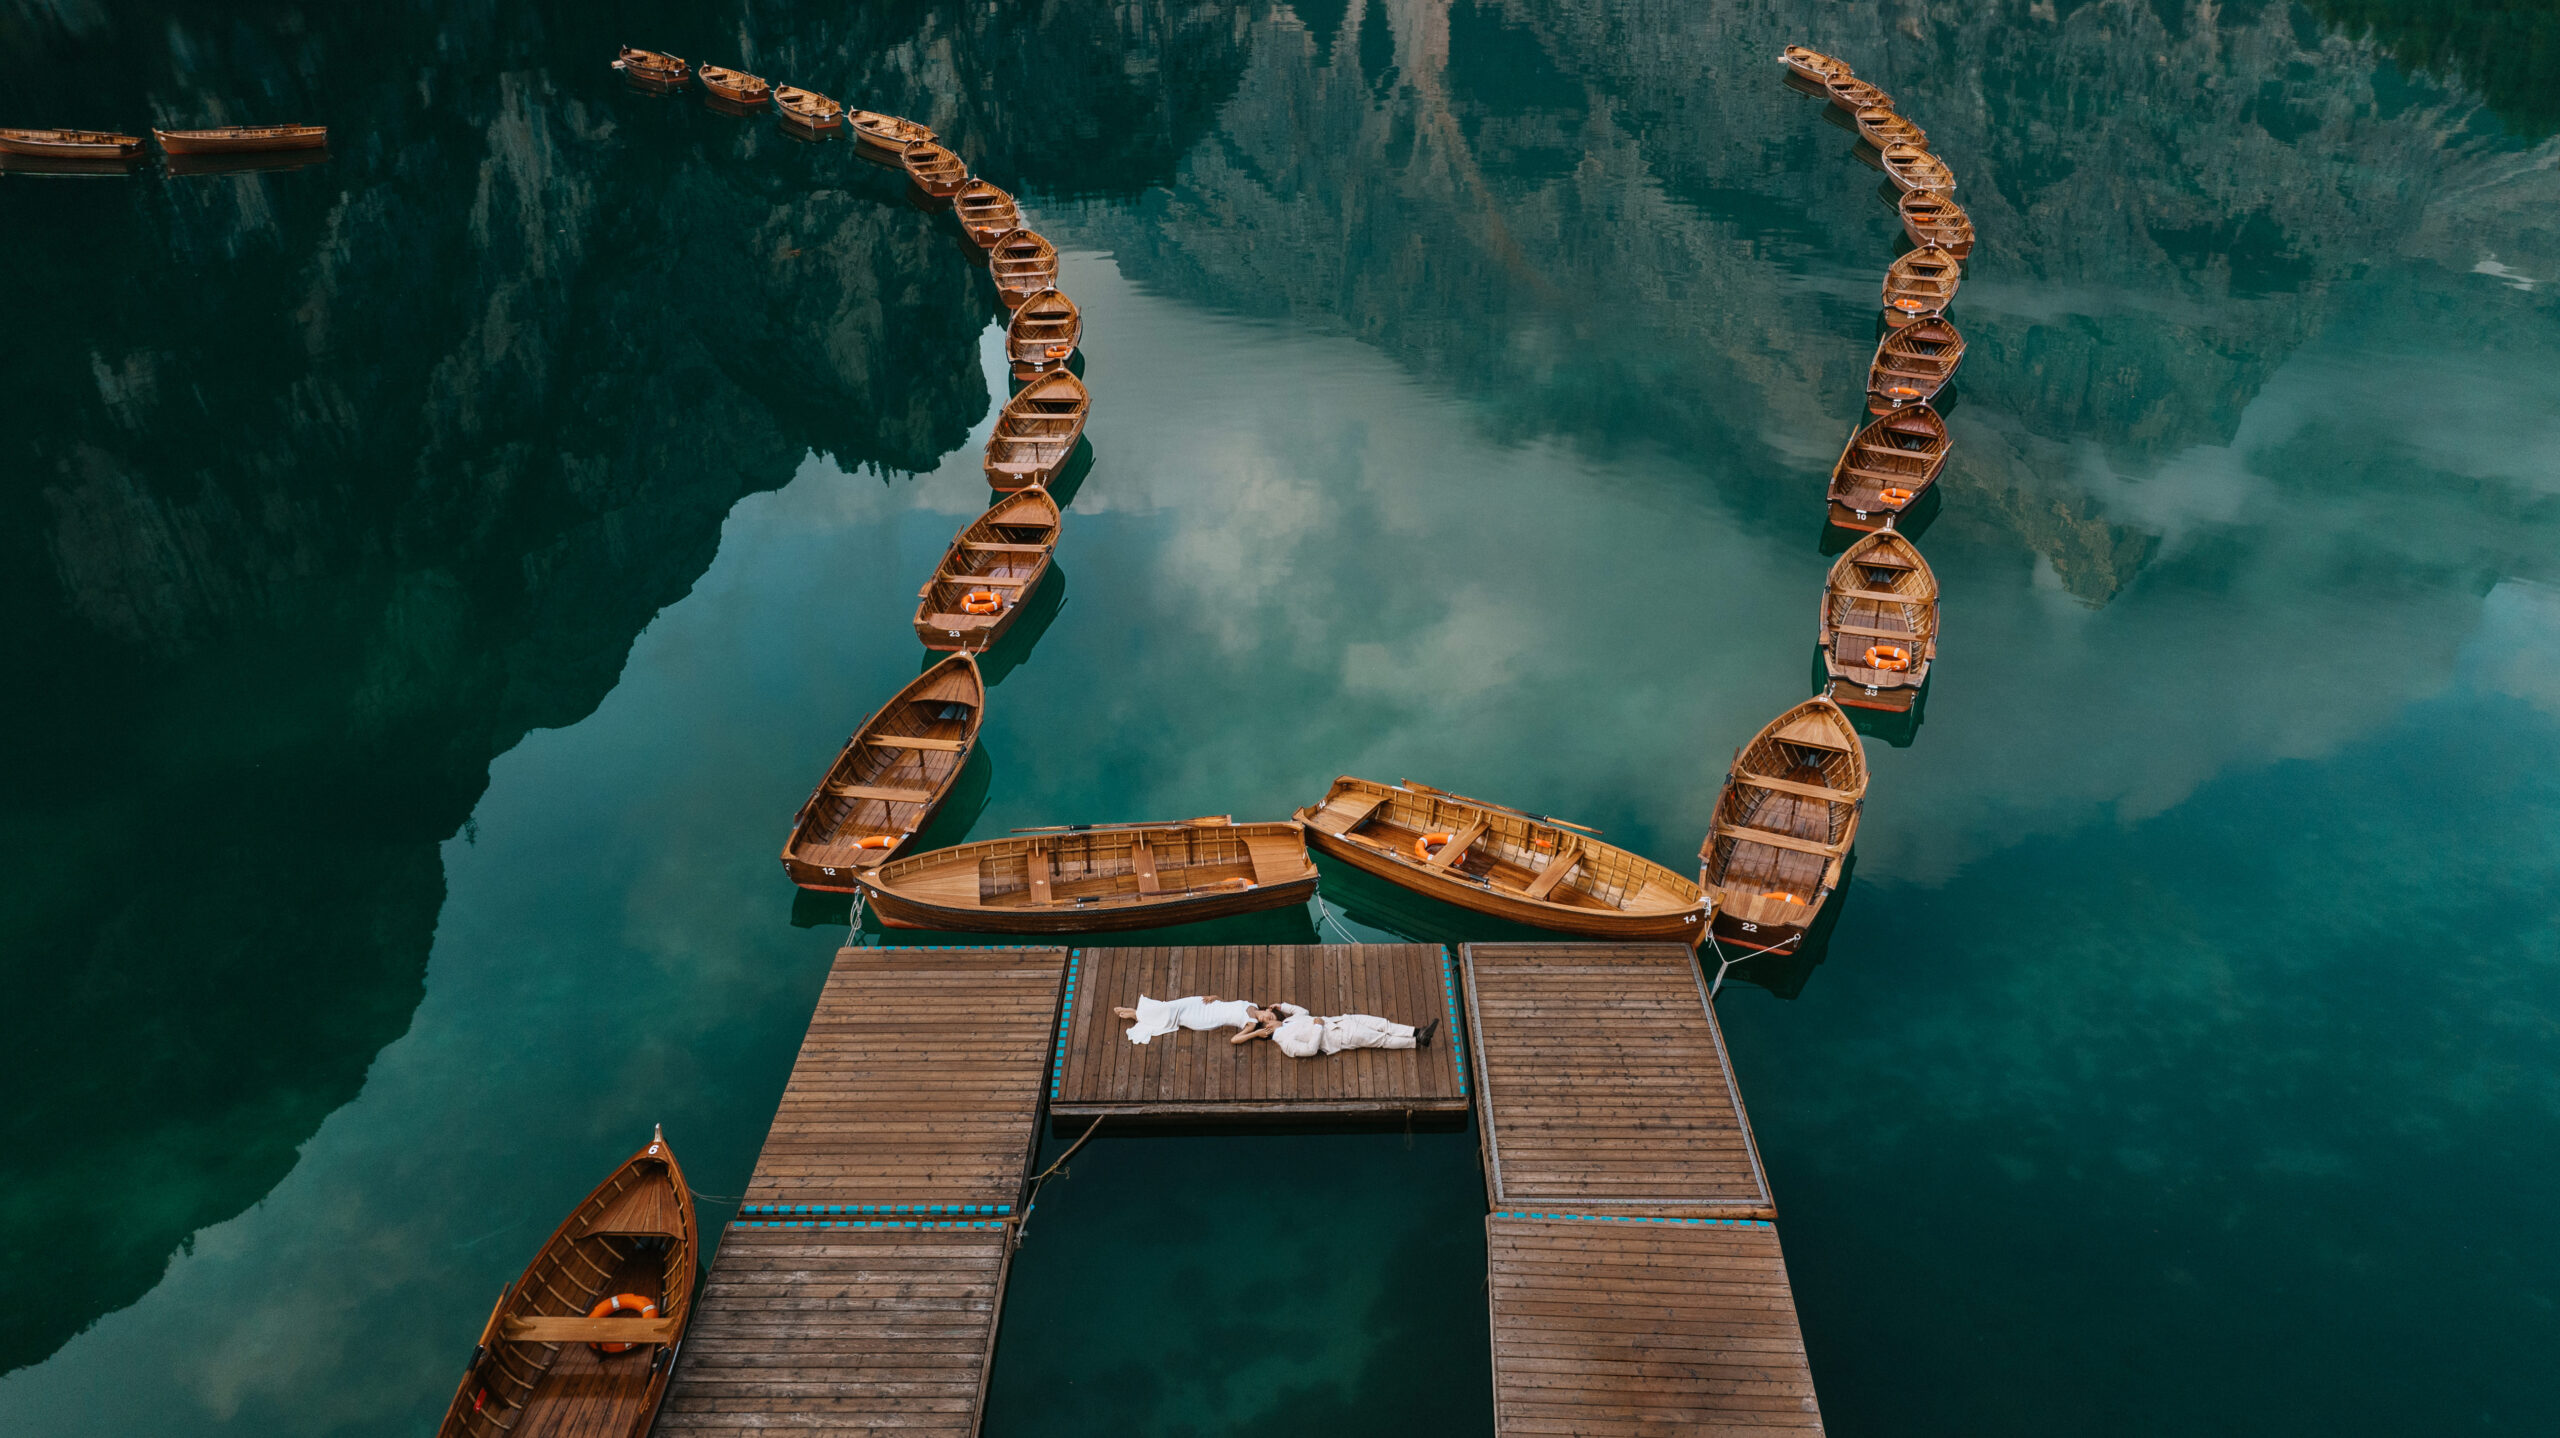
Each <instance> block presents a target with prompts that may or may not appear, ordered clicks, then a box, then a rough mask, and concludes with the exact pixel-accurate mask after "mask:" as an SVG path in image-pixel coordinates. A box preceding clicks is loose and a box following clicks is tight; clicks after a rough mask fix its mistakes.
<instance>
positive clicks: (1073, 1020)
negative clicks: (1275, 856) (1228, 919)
mask: <svg viewBox="0 0 2560 1438" xmlns="http://www.w3.org/2000/svg"><path fill="white" fill-rule="evenodd" d="M1076 962H1077V965H1078V971H1077V974H1076V978H1075V981H1074V984H1073V986H1072V988H1071V991H1070V993H1069V994H1068V999H1067V1014H1066V1017H1065V1020H1064V1023H1063V1026H1062V1028H1061V1032H1060V1038H1059V1046H1058V1074H1057V1077H1056V1079H1055V1080H1054V1081H1053V1083H1052V1085H1051V1088H1050V1098H1049V1112H1050V1114H1051V1115H1052V1116H1053V1117H1054V1118H1056V1119H1059V1120H1079V1121H1081V1120H1091V1119H1100V1118H1110V1119H1113V1120H1114V1121H1115V1123H1117V1122H1125V1121H1128V1120H1141V1121H1153V1122H1166V1121H1172V1122H1181V1121H1186V1120H1188V1121H1199V1122H1211V1123H1220V1124H1232V1123H1270V1122H1280V1123H1285V1122H1291V1121H1300V1122H1305V1121H1314V1122H1339V1121H1342V1120H1345V1119H1360V1118H1371V1119H1392V1118H1398V1117H1410V1116H1416V1115H1441V1116H1446V1117H1447V1118H1450V1119H1456V1118H1458V1117H1460V1116H1463V1115H1464V1114H1465V1113H1466V1111H1467V1106H1468V1102H1469V1100H1468V1096H1467V1079H1466V1068H1465V1064H1464V1062H1463V1058H1462V1051H1463V1046H1464V1042H1465V1036H1464V1034H1463V1033H1462V1032H1461V1031H1460V1030H1459V1027H1458V981H1457V964H1456V961H1455V959H1454V958H1452V956H1451V955H1450V953H1449V951H1448V950H1447V949H1444V948H1442V947H1440V946H1439V945H1437V944H1304V945H1268V946H1255V947H1241V946H1239V947H1209V946H1198V947H1188V948H1168V949H1080V950H1078V951H1077V958H1076ZM1141 994H1144V995H1146V996H1147V997H1149V998H1158V999H1164V998H1175V997H1179V996H1181V995H1185V994H1214V995H1217V996H1220V997H1223V998H1231V999H1237V998H1241V999H1251V1000H1253V1001H1254V1002H1256V1003H1261V1004H1276V1003H1282V1002H1287V1003H1294V1004H1298V1005H1301V1006H1303V1007H1305V1008H1307V1009H1309V1010H1311V1011H1313V1012H1315V1013H1319V1014H1376V1015H1379V1016H1380V1017H1382V1018H1388V1019H1393V1020H1395V1021H1397V1022H1399V1023H1413V1024H1419V1023H1423V1022H1426V1021H1430V1022H1433V1023H1435V1024H1436V1025H1437V1027H1436V1028H1435V1030H1434V1031H1433V1033H1432V1036H1431V1042H1430V1043H1429V1045H1428V1046H1426V1047H1424V1048H1419V1049H1361V1050H1357V1051H1355V1052H1352V1053H1346V1054H1335V1055H1332V1056H1330V1057H1327V1058H1322V1059H1293V1058H1291V1057H1289V1056H1288V1055H1287V1054H1284V1053H1282V1052H1280V1050H1279V1047H1278V1046H1277V1045H1275V1044H1273V1043H1271V1042H1270V1041H1269V1040H1265V1039H1257V1040H1255V1041H1253V1042H1252V1043H1246V1044H1234V1043H1229V1042H1227V1040H1228V1039H1229V1038H1231V1037H1232V1035H1230V1034H1228V1033H1225V1032H1223V1031H1221V1032H1214V1033H1187V1032H1181V1031H1177V1032H1174V1033H1170V1034H1166V1035H1164V1036H1162V1037H1160V1038H1157V1039H1156V1040H1154V1041H1153V1042H1151V1043H1145V1044H1133V1043H1131V1042H1129V1040H1128V1037H1127V1034H1126V1030H1127V1029H1128V1027H1129V1025H1128V1022H1127V1021H1126V1020H1124V1019H1120V1018H1118V1017H1115V1016H1114V1015H1113V1014H1112V1012H1111V1011H1112V1009H1114V1008H1115V1007H1134V1006H1135V1005H1136V1004H1137V1002H1138V996H1139V995H1141ZM1078 1126H1081V1124H1080V1123H1079V1125H1078Z"/></svg>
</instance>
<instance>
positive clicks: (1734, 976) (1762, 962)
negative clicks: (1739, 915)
mask: <svg viewBox="0 0 2560 1438" xmlns="http://www.w3.org/2000/svg"><path fill="white" fill-rule="evenodd" d="M1857 872H1858V856H1857V854H1856V852H1855V851H1852V852H1851V853H1850V855H1849V860H1848V862H1847V863H1845V864H1843V865H1841V866H1840V887H1839V888H1837V889H1834V890H1832V892H1831V902H1830V903H1827V904H1825V905H1823V906H1822V912H1821V913H1818V914H1816V915H1814V916H1813V923H1812V924H1811V926H1809V927H1808V928H1806V930H1805V933H1804V942H1803V943H1801V944H1798V945H1796V946H1795V947H1794V948H1793V949H1791V950H1788V951H1787V952H1785V953H1777V954H1754V955H1752V956H1750V957H1749V958H1735V959H1734V961H1733V963H1732V965H1731V966H1730V967H1728V968H1725V970H1724V981H1725V983H1727V984H1735V983H1744V984H1749V985H1751V986H1752V987H1753V988H1755V989H1765V990H1767V991H1768V992H1769V993H1770V994H1771V995H1772V996H1774V997H1776V998H1781V999H1790V1000H1792V999H1794V998H1796V997H1797V996H1798V995H1800V994H1802V993H1803V992H1804V986H1805V984H1806V982H1807V981H1809V980H1810V979H1812V977H1813V971H1814V970H1815V969H1818V968H1820V967H1822V961H1823V960H1824V959H1826V958H1829V957H1830V956H1831V934H1832V931H1833V930H1835V929H1837V928H1839V927H1840V910H1841V909H1842V908H1843V907H1845V906H1846V905H1847V904H1848V902H1849V889H1850V880H1851V879H1853V878H1854V877H1856V875H1857ZM1733 952H1734V951H1733V950H1731V949H1726V950H1723V951H1722V952H1721V953H1719V952H1718V951H1717V950H1716V949H1714V948H1712V947H1710V948H1705V949H1701V950H1700V951H1699V953H1698V962H1699V964H1700V965H1702V966H1703V972H1704V973H1705V975H1706V977H1707V979H1708V980H1709V981H1710V982H1712V981H1713V980H1714V979H1715V977H1716V970H1717V968H1718V967H1719V966H1720V965H1723V963H1724V960H1725V959H1726V958H1728V957H1731V956H1732V955H1733ZM1719 993H1721V990H1719Z"/></svg>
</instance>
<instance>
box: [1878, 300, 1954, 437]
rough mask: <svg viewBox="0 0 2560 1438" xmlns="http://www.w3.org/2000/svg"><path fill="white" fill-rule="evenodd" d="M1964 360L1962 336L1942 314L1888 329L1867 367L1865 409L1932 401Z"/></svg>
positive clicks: (1888, 408)
mask: <svg viewBox="0 0 2560 1438" xmlns="http://www.w3.org/2000/svg"><path fill="white" fill-rule="evenodd" d="M1963 362H1964V336H1963V335H1962V334H1959V333H1957V331H1956V327H1955V325H1954V323H1953V322H1952V321H1950V320H1948V319H1947V318H1946V316H1944V315H1932V316H1930V317H1929V318H1927V319H1924V320H1921V321H1918V322H1917V323H1914V324H1908V325H1904V326H1902V327H1901V328H1899V329H1887V330H1886V331H1885V332H1884V338H1883V339H1880V340H1878V341H1876V357H1875V359H1874V361H1873V362H1871V363H1870V364H1868V366H1867V412H1868V413H1869V414H1890V413H1892V412H1893V411H1895V410H1897V409H1900V408H1902V407H1903V406H1904V405H1909V404H1927V403H1929V402H1930V401H1932V400H1935V399H1936V398H1937V397H1938V391H1940V390H1942V389H1945V388H1946V387H1947V381H1948V380H1950V379H1953V378H1954V377H1955V373H1956V366H1957V365H1959V364H1962V363H1963Z"/></svg>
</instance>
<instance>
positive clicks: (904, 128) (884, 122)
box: [851, 110, 937, 157]
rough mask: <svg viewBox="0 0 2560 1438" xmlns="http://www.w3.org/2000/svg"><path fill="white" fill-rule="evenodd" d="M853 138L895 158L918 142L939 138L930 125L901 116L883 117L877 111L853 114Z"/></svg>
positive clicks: (863, 111)
mask: <svg viewBox="0 0 2560 1438" xmlns="http://www.w3.org/2000/svg"><path fill="white" fill-rule="evenodd" d="M851 120H852V124H853V137H854V140H855V142H856V143H857V144H861V145H865V146H868V147H870V148H871V149H874V150H878V151H880V152H882V153H883V154H886V155H889V156H891V157H895V156H896V155H897V154H898V152H899V151H901V150H904V149H905V148H906V147H907V146H908V145H910V144H913V143H914V142H916V141H918V140H926V141H930V140H934V139H936V138H937V137H936V136H935V135H934V133H933V127H932V126H930V125H921V124H918V123H916V122H915V121H913V120H910V119H907V118H905V117H903V116H899V115H883V114H881V113H879V112H878V111H875V110H855V111H853V112H852V115H851Z"/></svg>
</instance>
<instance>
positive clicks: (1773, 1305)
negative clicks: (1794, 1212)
mask: <svg viewBox="0 0 2560 1438" xmlns="http://www.w3.org/2000/svg"><path fill="white" fill-rule="evenodd" d="M1464 968H1465V973H1466V994H1467V1015H1468V1021H1469V1025H1470V1028H1471V1029H1472V1032H1473V1039H1474V1045H1475V1050H1476V1067H1477V1083H1478V1092H1479V1095H1480V1098H1481V1102H1482V1106H1483V1113H1482V1120H1483V1126H1482V1128H1481V1129H1480V1131H1479V1132H1480V1134H1481V1138H1482V1142H1483V1145H1484V1160H1485V1186H1486V1189H1487V1191H1488V1193H1489V1194H1490V1195H1491V1197H1492V1200H1493V1210H1494V1211H1493V1214H1492V1216H1491V1217H1490V1218H1488V1219H1487V1220H1486V1221H1485V1248H1486V1260H1487V1263H1488V1264H1489V1266H1490V1269H1491V1272H1490V1275H1489V1282H1488V1289H1487V1293H1488V1297H1487V1302H1488V1305H1489V1307H1490V1310H1491V1315H1492V1324H1493V1396H1494V1432H1495V1434H1496V1435H1497V1438H1533V1435H1535V1438H1544V1435H1550V1434H1574V1435H1581V1438H1614V1435H1626V1438H1638V1435H1652V1434H1660V1433H1715V1434H1727V1435H1772V1434H1778V1433H1801V1432H1817V1433H1818V1432H1820V1431H1821V1429H1822V1414H1821V1411H1820V1409H1819V1407H1818V1406H1817V1405H1816V1403H1815V1400H1814V1391H1813V1372H1812V1368H1811V1366H1810V1365H1809V1364H1808V1363H1807V1361H1806V1358H1805V1351H1804V1336H1803V1333H1802V1331H1801V1330H1800V1329H1799V1328H1798V1326H1797V1323H1796V1310H1795V1297H1794V1293H1793V1291H1792V1290H1791V1289H1790V1288H1789V1286H1788V1283H1787V1270H1786V1263H1785V1260H1784V1258H1783V1257H1782V1256H1781V1255H1780V1253H1779V1251H1778V1233H1777V1229H1776V1227H1775V1225H1774V1224H1773V1223H1772V1222H1770V1220H1772V1219H1774V1218H1775V1217H1776V1213H1777V1210H1776V1206H1775V1205H1774V1204H1773V1203H1772V1202H1771V1200H1770V1196H1769V1184H1768V1179H1767V1177H1766V1176H1765V1175H1764V1174H1763V1173H1762V1171H1761V1167H1760V1156H1759V1153H1758V1151H1757V1149H1755V1148H1754V1147H1753V1145H1752V1141H1751V1124H1750V1120H1749V1118H1748V1117H1747V1116H1746V1115H1745V1114H1744V1113H1743V1109H1742V1099H1741V1095H1740V1093H1739V1091H1738V1090H1737V1089H1736V1088H1735V1086H1734V1082H1733V1071H1732V1066H1731V1065H1730V1064H1729V1063H1728V1062H1727V1060H1726V1056H1725V1049H1724V1036H1723V1034H1722V1032H1721V1031H1720V1030H1719V1029H1718V1028H1717V1025H1716V1018H1715V1011H1714V1010H1713V1009H1712V1008H1710V1007H1709V1006H1708V1003H1707V994H1706V988H1705V985H1704V980H1703V977H1702V976H1701V974H1700V973H1699V970H1698V964H1697V960H1696V957H1695V956H1694V955H1693V954H1692V953H1691V952H1690V951H1689V950H1687V949H1686V948H1683V947H1681V946H1679V945H1677V944H1470V945H1468V946H1466V949H1465V950H1464Z"/></svg>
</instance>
